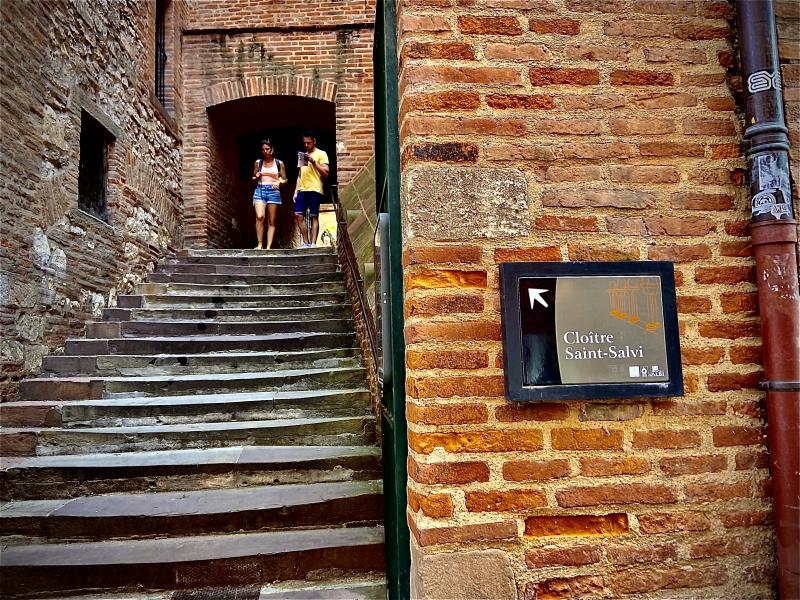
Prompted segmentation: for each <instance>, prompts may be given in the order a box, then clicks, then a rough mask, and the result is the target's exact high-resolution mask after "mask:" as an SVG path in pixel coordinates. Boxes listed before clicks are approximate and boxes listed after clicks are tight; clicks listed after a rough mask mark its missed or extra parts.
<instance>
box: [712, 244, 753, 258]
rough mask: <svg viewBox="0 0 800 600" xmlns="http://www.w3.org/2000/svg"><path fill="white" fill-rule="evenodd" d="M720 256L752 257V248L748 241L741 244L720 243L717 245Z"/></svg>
mask: <svg viewBox="0 0 800 600" xmlns="http://www.w3.org/2000/svg"><path fill="white" fill-rule="evenodd" d="M719 253H720V255H721V256H735V257H739V258H742V257H747V256H753V247H752V246H751V245H750V241H749V240H745V241H742V242H721V243H720V245H719Z"/></svg>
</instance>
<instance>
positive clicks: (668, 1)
mask: <svg viewBox="0 0 800 600" xmlns="http://www.w3.org/2000/svg"><path fill="white" fill-rule="evenodd" d="M631 8H632V9H633V11H634V12H637V13H645V14H652V15H682V16H689V17H691V16H695V15H696V14H697V8H698V3H697V2H696V1H695V0H640V1H639V2H637V3H636V4H634V5H633V6H632V7H631Z"/></svg>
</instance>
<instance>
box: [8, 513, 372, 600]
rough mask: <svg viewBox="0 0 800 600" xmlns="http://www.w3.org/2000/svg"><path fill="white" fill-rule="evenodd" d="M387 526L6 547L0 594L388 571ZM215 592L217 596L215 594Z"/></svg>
mask: <svg viewBox="0 0 800 600" xmlns="http://www.w3.org/2000/svg"><path fill="white" fill-rule="evenodd" d="M383 568H384V561H383V528H381V527H340V528H326V529H307V530H299V531H270V532H260V533H240V534H224V535H205V536H194V537H171V538H161V539H142V540H118V541H105V542H83V543H71V544H29V545H19V546H14V547H7V548H5V549H4V550H3V552H2V567H0V573H2V575H3V576H2V577H1V578H0V594H2V595H6V596H10V595H18V596H17V597H26V596H27V597H28V598H35V597H41V595H42V594H43V593H52V592H56V591H59V592H63V593H75V592H80V591H84V590H95V591H97V590H102V589H105V590H110V591H114V590H117V591H121V590H123V589H125V588H127V589H137V590H139V591H140V592H141V591H147V590H165V589H175V588H176V587H179V588H180V587H189V586H193V587H200V586H205V587H214V586H215V585H225V586H231V585H232V584H234V583H235V582H234V581H232V578H233V576H235V575H236V574H238V575H239V577H240V579H241V583H242V584H253V583H254V582H255V581H256V580H257V583H258V585H259V587H260V584H261V583H263V582H271V581H279V580H287V579H300V578H303V577H305V576H306V574H308V573H309V572H311V571H320V570H333V569H339V570H341V571H343V572H346V573H352V574H355V573H358V572H361V573H364V572H372V571H382V570H383ZM209 597H211V596H209Z"/></svg>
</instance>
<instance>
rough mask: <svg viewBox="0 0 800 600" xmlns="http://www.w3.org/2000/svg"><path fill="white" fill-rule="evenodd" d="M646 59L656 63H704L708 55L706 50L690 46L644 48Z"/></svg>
mask: <svg viewBox="0 0 800 600" xmlns="http://www.w3.org/2000/svg"><path fill="white" fill-rule="evenodd" d="M642 51H643V52H644V59H645V60H646V61H647V62H654V63H684V64H690V65H704V64H706V63H707V62H708V57H707V56H706V53H705V51H704V50H695V49H688V48H672V47H667V48H661V47H657V46H656V47H651V48H643V49H642Z"/></svg>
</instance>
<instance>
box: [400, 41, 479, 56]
mask: <svg viewBox="0 0 800 600" xmlns="http://www.w3.org/2000/svg"><path fill="white" fill-rule="evenodd" d="M403 55H404V56H405V57H407V58H434V59H435V58H442V59H449V60H475V50H474V49H473V48H472V46H470V45H469V44H464V43H460V42H447V43H425V42H409V43H407V44H406V45H404V46H403Z"/></svg>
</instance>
